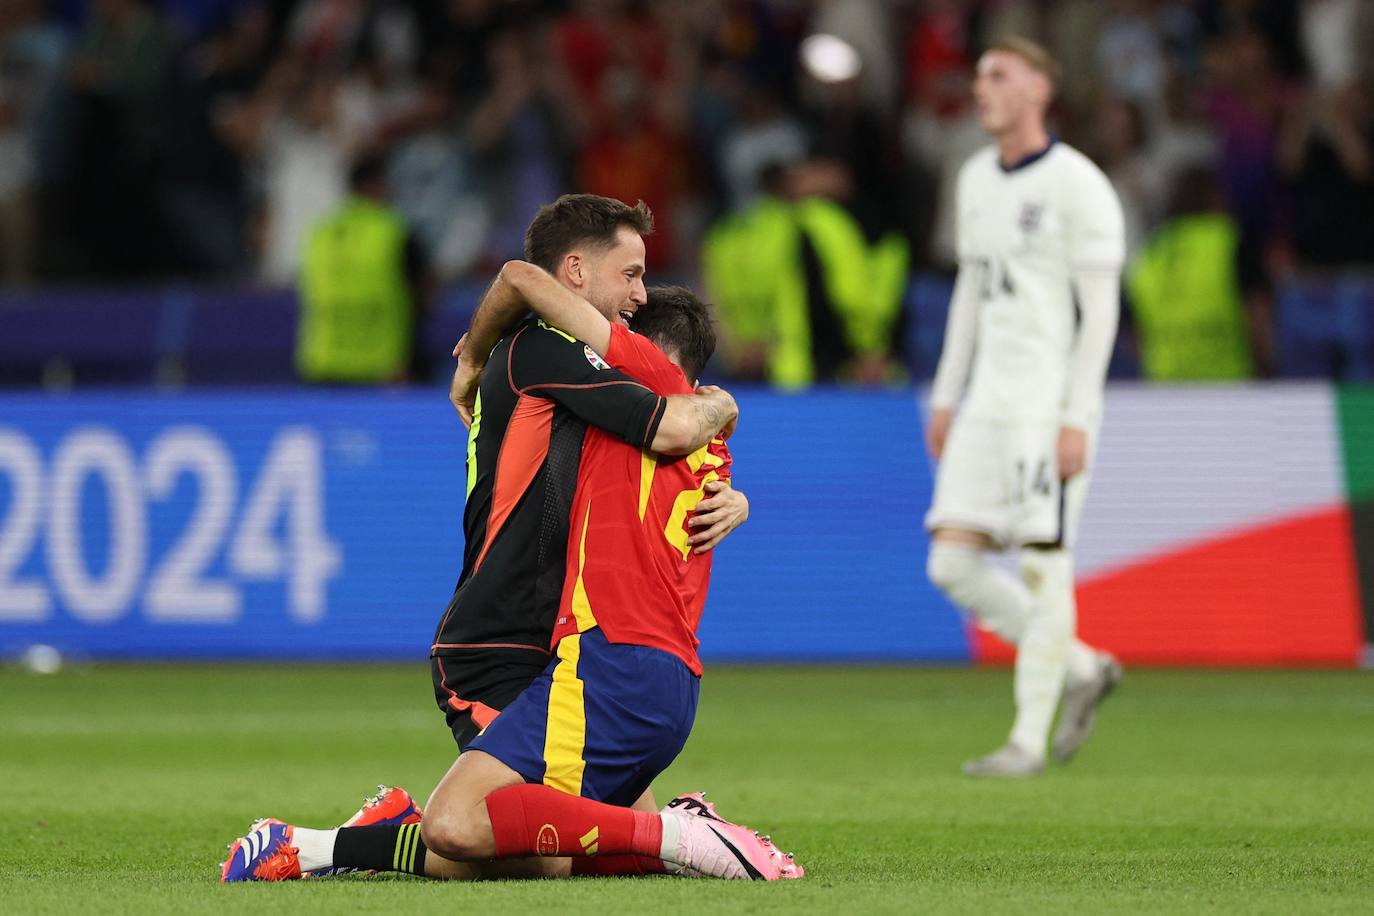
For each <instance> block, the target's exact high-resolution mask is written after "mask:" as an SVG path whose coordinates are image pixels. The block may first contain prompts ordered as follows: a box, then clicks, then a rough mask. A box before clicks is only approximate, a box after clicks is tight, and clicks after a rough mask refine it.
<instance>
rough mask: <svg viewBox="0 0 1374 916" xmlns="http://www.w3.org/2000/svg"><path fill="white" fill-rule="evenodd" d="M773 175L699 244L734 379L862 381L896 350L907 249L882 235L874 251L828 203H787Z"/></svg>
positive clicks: (794, 384) (797, 384) (799, 384)
mask: <svg viewBox="0 0 1374 916" xmlns="http://www.w3.org/2000/svg"><path fill="white" fill-rule="evenodd" d="M778 168H780V167H777V166H773V167H770V169H768V170H766V171H765V174H764V176H763V187H764V189H765V193H764V194H763V195H761V196H760V197H759V198H758V200H756V201H755V202H754V203H753V204H751V205H750V206H749V207H748V208H747V209H745V210H744V211H742V212H740V213H738V214H735V215H732V216H728V217H726V218H725V219H723V220H721V221H720V222H719V223H717V224H716V225H715V226H714V227H712V229H711V231H710V232H709V233H708V235H707V238H706V242H705V248H704V251H703V271H704V273H705V279H706V285H707V287H708V288H709V289H710V293H711V296H712V297H713V298H714V299H715V302H716V307H717V309H718V311H719V314H720V318H721V324H722V329H723V330H724V331H725V337H726V343H727V348H726V349H727V354H728V358H729V359H730V361H731V364H732V365H731V370H732V372H733V373H734V374H736V375H737V376H739V377H746V378H747V377H751V376H753V377H757V376H762V377H765V378H767V380H768V381H770V382H772V383H773V384H775V385H778V386H779V387H783V388H792V389H795V388H803V387H805V386H807V385H810V384H812V383H813V382H817V381H833V380H837V379H839V380H846V379H854V378H858V377H861V376H862V374H863V367H864V366H865V365H872V364H875V363H882V362H884V361H886V360H887V358H888V357H889V355H890V353H891V351H892V348H893V336H894V333H895V330H896V324H897V320H898V318H899V317H900V314H901V309H902V298H903V294H904V293H905V290H906V283H907V269H908V262H909V250H908V247H907V243H906V240H905V239H903V238H901V237H900V236H897V235H895V234H888V235H885V236H883V237H882V238H880V239H879V240H878V241H877V242H876V243H875V244H870V243H869V242H868V240H867V238H865V236H864V233H863V230H862V228H861V227H860V226H859V223H858V221H857V220H856V219H855V218H854V217H853V216H852V215H851V214H850V213H849V211H848V210H846V209H845V208H844V207H843V206H841V205H840V204H838V203H836V202H835V201H833V200H830V199H829V198H826V197H819V196H814V197H805V198H802V199H800V200H798V201H796V202H795V203H790V202H788V201H787V200H786V199H784V196H783V195H784V193H785V192H784V190H783V187H784V180H783V179H782V178H781V176H780V175H779V174H778V172H777V171H775V170H776V169H778ZM741 356H743V357H744V359H743V360H742V359H741ZM866 380H868V381H873V380H874V379H872V378H869V379H866Z"/></svg>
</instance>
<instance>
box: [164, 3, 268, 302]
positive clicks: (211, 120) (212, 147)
mask: <svg viewBox="0 0 1374 916" xmlns="http://www.w3.org/2000/svg"><path fill="white" fill-rule="evenodd" d="M270 26H271V22H270V19H269V17H268V14H267V11H266V9H265V8H263V7H262V6H260V5H256V4H254V5H250V6H248V7H246V8H245V9H243V10H241V11H240V12H238V13H237V14H234V15H230V16H227V17H226V18H225V20H224V22H223V23H222V24H221V25H219V26H217V27H215V28H212V29H211V30H210V32H209V33H208V34H207V35H206V36H205V38H204V40H203V41H201V42H200V43H199V44H198V45H196V46H193V47H192V48H190V49H189V50H188V52H187V53H186V54H185V55H184V60H183V62H182V65H181V75H182V79H181V80H180V83H179V85H178V87H177V91H176V92H175V101H174V110H175V120H176V125H177V126H176V130H175V132H174V136H173V139H172V155H171V159H170V162H169V163H168V168H167V170H166V171H165V172H164V175H163V177H164V180H165V181H166V203H167V212H168V219H169V220H170V221H171V224H172V226H173V229H174V231H173V234H172V238H173V241H174V242H175V244H176V246H177V251H178V253H179V256H180V261H181V264H182V266H183V268H184V270H185V271H186V272H187V273H190V274H209V275H212V276H216V275H217V276H224V275H234V274H238V273H242V272H246V270H247V268H248V258H249V251H248V246H247V232H246V230H247V223H248V209H247V199H248V182H247V180H246V176H245V174H244V169H243V164H242V162H241V161H240V158H239V151H238V150H237V149H236V148H235V146H234V144H233V142H232V139H233V138H232V135H231V133H230V132H229V131H227V130H226V129H225V126H224V123H223V115H224V113H225V112H226V111H229V110H232V109H233V108H234V107H235V106H238V105H242V104H243V102H244V101H245V100H247V99H249V98H251V97H252V95H253V93H254V92H255V91H256V89H257V86H258V82H259V79H260V76H261V73H262V71H263V69H264V68H265V67H266V65H267V61H268V54H269V45H270V34H269V30H270Z"/></svg>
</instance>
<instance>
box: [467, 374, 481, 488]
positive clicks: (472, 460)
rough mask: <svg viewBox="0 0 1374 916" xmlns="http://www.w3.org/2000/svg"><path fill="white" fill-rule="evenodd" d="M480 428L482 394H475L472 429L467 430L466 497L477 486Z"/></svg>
mask: <svg viewBox="0 0 1374 916" xmlns="http://www.w3.org/2000/svg"><path fill="white" fill-rule="evenodd" d="M481 428H482V392H481V391H478V392H477V403H475V404H473V405H472V429H470V430H468V493H467V495H468V496H471V495H472V488H473V487H475V486H477V432H478V430H480V429H481Z"/></svg>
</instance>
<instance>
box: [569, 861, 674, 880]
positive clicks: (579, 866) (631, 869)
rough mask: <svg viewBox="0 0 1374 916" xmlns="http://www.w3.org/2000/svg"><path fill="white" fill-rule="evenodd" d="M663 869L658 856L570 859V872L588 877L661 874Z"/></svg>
mask: <svg viewBox="0 0 1374 916" xmlns="http://www.w3.org/2000/svg"><path fill="white" fill-rule="evenodd" d="M664 871H665V869H664V867H663V860H662V859H660V858H659V857H658V856H597V857H596V858H594V859H573V860H572V873H573V874H574V875H581V876H584V877H589V878H590V877H598V878H611V877H622V876H629V875H661V874H663V873H664Z"/></svg>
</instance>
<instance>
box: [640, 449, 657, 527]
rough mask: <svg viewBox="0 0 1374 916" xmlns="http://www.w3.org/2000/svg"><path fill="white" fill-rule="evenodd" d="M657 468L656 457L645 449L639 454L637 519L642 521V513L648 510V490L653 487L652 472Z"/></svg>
mask: <svg viewBox="0 0 1374 916" xmlns="http://www.w3.org/2000/svg"><path fill="white" fill-rule="evenodd" d="M657 470H658V459H657V458H655V457H654V453H653V452H651V451H648V450H647V449H646V450H645V451H643V452H641V453H640V456H639V520H640V521H641V522H642V521H644V513H645V512H647V511H648V510H649V492H650V491H651V490H653V488H654V472H655V471H657Z"/></svg>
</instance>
